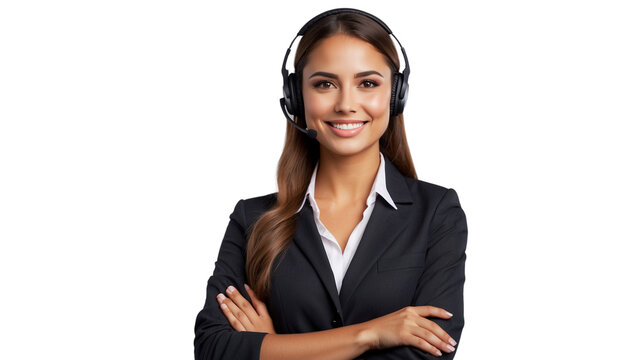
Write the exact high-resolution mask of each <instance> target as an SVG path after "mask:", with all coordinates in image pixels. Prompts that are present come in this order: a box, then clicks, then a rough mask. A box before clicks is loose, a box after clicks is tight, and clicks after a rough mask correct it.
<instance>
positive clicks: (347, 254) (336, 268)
mask: <svg viewBox="0 0 637 360" xmlns="http://www.w3.org/2000/svg"><path fill="white" fill-rule="evenodd" d="M317 170H318V162H317V163H316V166H315V167H314V173H313V174H312V179H311V180H310V185H309V186H308V187H307V191H306V193H305V198H303V202H302V203H301V206H300V207H299V209H298V210H297V211H296V212H297V213H298V212H299V211H301V209H302V208H303V206H304V205H305V200H306V199H308V198H309V199H310V205H311V206H312V210H313V212H314V222H315V223H316V228H317V229H318V232H319V235H321V240H322V242H323V247H324V248H325V253H326V254H327V258H328V260H329V262H330V267H331V268H332V273H334V280H335V281H336V289H337V290H338V292H339V294H340V292H341V285H342V284H343V278H344V277H345V272H347V268H348V267H349V264H350V263H351V262H352V258H353V257H354V253H356V249H357V248H358V244H359V243H360V241H361V238H362V237H363V232H364V231H365V227H366V226H367V222H368V221H369V218H370V216H371V215H372V211H373V210H374V205H375V203H376V194H380V196H382V197H383V198H384V199H385V201H387V203H389V204H390V205H391V206H392V207H393V208H394V209H398V208H397V207H396V204H394V201H393V200H392V198H391V196H390V195H389V191H387V183H386V180H385V159H384V157H383V154H382V153H380V166H379V167H378V171H377V172H376V178H375V179H374V184H373V185H372V189H371V191H370V192H369V195H368V196H367V201H366V204H367V207H366V208H365V211H363V219H362V220H361V221H360V222H359V223H358V224H357V225H356V227H355V228H354V230H353V231H352V233H351V234H350V236H349V239H348V240H347V244H346V245H345V251H342V249H341V246H340V245H339V244H338V241H336V238H334V235H332V234H331V233H330V232H329V230H327V228H326V227H325V226H324V225H323V223H322V222H321V219H320V214H321V212H320V210H319V207H318V205H317V204H316V200H315V199H314V185H315V183H316V172H317Z"/></svg>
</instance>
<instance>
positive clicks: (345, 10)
mask: <svg viewBox="0 0 637 360" xmlns="http://www.w3.org/2000/svg"><path fill="white" fill-rule="evenodd" d="M343 13H354V14H360V15H364V16H367V17H368V18H370V19H372V20H374V21H376V23H378V25H380V26H382V27H383V29H385V31H387V34H389V35H391V36H392V37H393V38H394V39H396V42H398V45H399V46H400V51H401V52H402V53H403V60H404V62H405V69H404V70H403V71H402V73H403V79H404V81H405V82H406V83H407V80H408V79H409V73H410V72H411V71H410V69H409V59H408V58H407V52H405V48H404V47H403V45H402V44H401V43H400V40H398V38H397V37H396V35H394V33H393V32H392V31H391V29H390V28H389V26H387V24H385V23H384V22H383V21H382V20H381V19H379V18H377V17H376V16H374V15H372V14H370V13H368V12H365V11H362V10H358V9H352V8H338V9H332V10H328V11H325V12H323V13H320V14H318V15H316V16H315V17H313V18H312V19H310V21H308V22H307V23H306V24H305V25H303V27H302V28H301V30H299V32H298V33H297V34H296V36H295V37H294V39H292V42H291V43H290V46H288V49H287V51H286V52H285V57H284V58H283V66H281V74H282V75H283V77H284V78H287V76H288V74H289V73H288V71H287V69H286V67H285V65H286V64H287V62H288V56H289V55H290V51H292V44H294V41H295V40H296V38H297V37H299V36H303V35H305V32H306V31H307V29H308V28H310V27H311V26H312V25H314V23H316V22H318V21H319V20H321V19H323V18H325V17H328V16H330V15H334V14H343ZM401 95H403V94H401Z"/></svg>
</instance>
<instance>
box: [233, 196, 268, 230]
mask: <svg viewBox="0 0 637 360" xmlns="http://www.w3.org/2000/svg"><path fill="white" fill-rule="evenodd" d="M276 199H277V193H270V194H266V195H261V196H255V197H251V198H245V199H240V200H239V201H238V202H237V205H236V206H235V210H234V213H235V214H237V213H238V214H237V215H238V216H240V217H242V218H244V219H245V223H247V224H251V223H253V222H254V221H255V220H256V219H257V218H258V217H259V216H261V215H262V214H263V213H264V212H266V211H267V210H269V209H271V208H272V207H273V206H274V205H276Z"/></svg>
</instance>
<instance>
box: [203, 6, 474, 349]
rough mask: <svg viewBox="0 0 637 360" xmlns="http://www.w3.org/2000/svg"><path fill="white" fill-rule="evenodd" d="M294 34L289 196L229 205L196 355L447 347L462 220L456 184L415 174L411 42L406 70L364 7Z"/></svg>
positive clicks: (460, 277) (459, 315)
mask: <svg viewBox="0 0 637 360" xmlns="http://www.w3.org/2000/svg"><path fill="white" fill-rule="evenodd" d="M298 35H299V36H302V38H301V40H300V42H299V45H298V48H297V52H296V55H295V58H294V65H295V72H294V73H291V74H288V72H287V70H286V69H285V66H286V61H287V57H288V55H289V52H290V49H288V53H287V54H286V56H285V59H284V62H283V69H282V73H283V81H284V98H283V99H281V107H282V109H283V111H284V114H285V115H286V117H288V120H289V123H288V126H287V129H286V138H285V145H284V148H283V152H282V154H281V158H280V160H279V166H278V171H277V181H278V192H277V193H272V194H268V195H264V196H260V197H255V198H250V199H245V200H243V199H242V200H239V202H238V203H237V205H236V207H235V209H234V211H233V213H232V214H231V215H230V223H229V225H228V228H227V230H226V234H225V236H224V239H223V242H222V244H221V248H220V250H219V256H218V258H217V262H216V264H215V270H214V273H213V275H212V276H211V277H210V279H209V281H208V288H207V298H206V303H205V305H204V308H203V309H202V310H201V311H200V312H199V314H198V316H197V320H196V324H195V344H194V345H195V358H197V359H354V358H365V359H426V358H430V357H432V356H436V357H441V358H444V359H452V358H453V356H454V354H455V350H456V348H455V346H457V344H458V341H459V340H460V335H461V333H462V328H463V326H464V314H463V310H464V306H463V286H464V280H465V275H464V264H465V258H466V256H465V248H466V244H467V225H466V219H465V215H464V212H463V210H462V208H461V207H460V203H459V200H458V196H457V194H456V192H455V191H454V190H453V189H450V188H444V187H442V186H438V185H434V184H431V183H428V182H425V181H421V180H418V179H417V177H416V171H415V169H414V166H413V162H412V159H411V154H410V152H409V146H408V144H407V138H406V134H405V128H404V123H403V115H402V112H403V109H404V106H405V103H406V100H407V94H408V88H409V85H408V78H409V63H408V61H407V54H406V52H405V50H404V48H402V46H401V52H402V55H403V59H404V61H405V68H404V70H403V71H402V72H399V68H400V61H399V58H398V52H397V51H396V48H395V47H394V44H393V43H392V40H391V38H390V35H392V33H391V30H389V28H388V27H387V25H385V24H384V23H383V22H382V21H381V20H380V19H378V18H376V17H375V16H373V15H371V14H368V13H365V12H362V11H360V10H355V9H335V10H330V11H327V12H325V13H322V14H319V15H317V16H316V17H315V18H313V19H312V20H310V21H309V22H308V23H307V24H306V25H305V26H304V27H303V28H302V29H301V31H299V34H298ZM396 40H397V39H396ZM293 42H294V41H293ZM290 47H291V45H290ZM288 113H289V114H291V115H293V116H294V119H292V118H291V117H289V116H288ZM299 130H300V131H299ZM305 135H307V136H305ZM244 284H245V285H244ZM248 285H249V286H248ZM452 313H453V314H452Z"/></svg>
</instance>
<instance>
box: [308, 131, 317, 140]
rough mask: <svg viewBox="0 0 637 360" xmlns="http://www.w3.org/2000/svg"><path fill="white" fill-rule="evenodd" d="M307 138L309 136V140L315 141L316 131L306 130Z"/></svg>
mask: <svg viewBox="0 0 637 360" xmlns="http://www.w3.org/2000/svg"><path fill="white" fill-rule="evenodd" d="M307 136H309V137H310V139H316V130H314V129H307Z"/></svg>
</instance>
